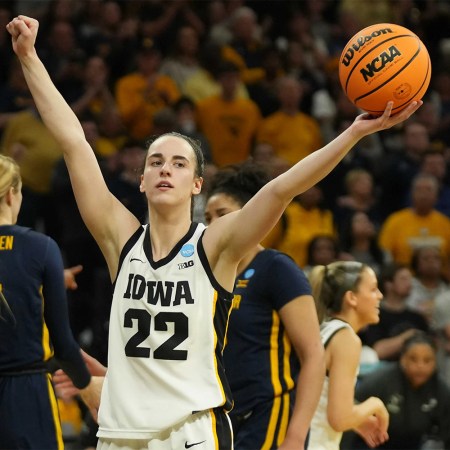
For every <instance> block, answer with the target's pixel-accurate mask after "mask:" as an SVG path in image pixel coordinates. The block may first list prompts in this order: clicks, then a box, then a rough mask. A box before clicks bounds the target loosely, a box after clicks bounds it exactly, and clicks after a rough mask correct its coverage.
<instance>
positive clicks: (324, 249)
mask: <svg viewBox="0 0 450 450" xmlns="http://www.w3.org/2000/svg"><path fill="white" fill-rule="evenodd" d="M307 252H308V253H307V260H306V266H305V267H304V269H303V270H304V272H305V273H306V274H307V275H308V274H309V273H310V272H311V270H312V269H313V268H314V267H315V266H327V265H328V264H331V263H332V262H335V261H338V260H341V259H342V257H341V256H342V255H341V252H340V250H339V243H338V241H337V239H336V238H334V237H333V236H329V235H323V236H322V235H320V234H319V235H317V236H315V237H313V238H312V239H311V240H310V241H309V243H308V249H307Z"/></svg>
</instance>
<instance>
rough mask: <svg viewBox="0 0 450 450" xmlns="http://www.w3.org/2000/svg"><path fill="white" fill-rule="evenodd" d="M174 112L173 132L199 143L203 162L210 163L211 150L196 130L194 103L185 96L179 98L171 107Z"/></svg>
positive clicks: (202, 135) (203, 137) (206, 141)
mask: <svg viewBox="0 0 450 450" xmlns="http://www.w3.org/2000/svg"><path fill="white" fill-rule="evenodd" d="M173 110H174V112H175V123H176V125H175V131H179V132H180V133H182V134H184V135H185V136H189V137H190V138H192V139H195V140H196V141H200V144H201V147H202V152H203V156H204V158H205V162H207V163H211V162H212V156H211V148H210V146H209V142H208V140H207V139H206V137H205V135H204V134H203V133H201V132H200V131H199V129H198V123H197V107H196V105H195V103H194V102H193V101H192V100H191V99H190V98H189V97H186V96H181V97H180V98H179V99H178V100H177V101H176V103H175V104H174V105H173Z"/></svg>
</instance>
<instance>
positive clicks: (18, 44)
mask: <svg viewBox="0 0 450 450" xmlns="http://www.w3.org/2000/svg"><path fill="white" fill-rule="evenodd" d="M38 28H39V22H38V21H37V20H36V19H33V18H31V17H27V16H17V17H14V19H13V20H11V22H9V23H8V25H6V29H7V30H8V32H9V34H10V35H11V37H12V46H13V50H14V52H15V53H16V55H17V56H18V57H19V58H20V57H22V56H26V55H28V54H29V53H31V52H34V44H35V42H36V36H37V32H38Z"/></svg>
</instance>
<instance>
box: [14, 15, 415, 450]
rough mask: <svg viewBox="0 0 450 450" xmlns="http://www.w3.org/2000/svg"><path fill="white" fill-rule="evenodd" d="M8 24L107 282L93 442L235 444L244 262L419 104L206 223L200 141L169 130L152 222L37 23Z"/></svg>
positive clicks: (338, 143) (363, 125)
mask: <svg viewBox="0 0 450 450" xmlns="http://www.w3.org/2000/svg"><path fill="white" fill-rule="evenodd" d="M7 30H8V31H9V32H10V33H11V35H12V41H13V49H14V51H15V53H16V54H17V56H18V57H19V60H20V62H21V64H22V68H23V71H24V74H25V78H26V80H27V83H28V86H29V88H30V90H31V93H32V95H33V98H34V100H35V103H36V105H37V107H38V109H39V111H40V114H41V116H42V119H43V120H44V122H45V124H46V126H47V127H48V128H49V129H50V130H52V132H53V135H54V137H55V138H56V140H57V141H58V143H59V145H60V147H61V148H62V150H63V152H64V158H65V161H66V164H67V167H68V170H69V173H70V178H71V182H72V186H73V190H74V193H75V197H76V200H77V204H78V207H79V209H80V212H81V215H82V217H83V219H84V221H85V223H86V225H87V227H88V228H89V230H90V232H91V233H92V235H93V236H94V238H95V240H96V241H97V243H98V245H99V246H100V249H101V250H102V252H103V255H104V257H105V259H106V262H107V265H108V268H109V273H110V276H111V280H113V281H114V293H113V301H112V308H111V320H110V329H109V355H108V372H107V375H106V378H105V382H104V385H103V390H102V395H101V407H100V411H99V417H98V422H99V431H98V436H99V438H100V439H99V443H98V448H100V449H102V448H110V449H116V448H129V447H132V448H146V449H150V450H153V449H169V448H183V447H184V448H191V447H195V448H194V450H197V449H230V448H232V432H231V428H230V425H229V419H228V415H227V411H228V410H229V409H230V408H231V406H232V400H231V397H230V388H229V386H228V383H227V381H226V378H225V372H224V367H223V359H222V351H223V347H224V344H225V331H226V325H227V322H228V315H229V313H230V310H231V305H232V298H233V294H232V291H233V287H234V282H235V277H236V270H237V266H238V264H239V262H240V260H241V259H242V258H243V257H244V256H245V255H246V254H247V253H248V252H249V251H251V250H252V249H253V248H254V247H255V246H256V245H257V244H258V243H259V242H260V241H261V240H262V238H263V237H264V236H265V235H266V234H267V233H268V232H269V231H270V230H271V228H272V227H273V226H274V225H275V224H276V222H277V221H278V220H279V218H280V216H281V214H282V212H283V211H284V209H285V208H286V206H287V205H288V203H289V202H290V201H291V200H292V198H293V197H294V196H296V195H298V194H299V193H301V192H303V191H305V190H306V189H308V188H309V187H311V186H312V185H314V184H316V183H317V182H318V181H319V180H320V179H322V178H323V177H324V176H325V175H326V174H327V173H328V172H330V171H331V170H332V169H333V167H334V166H335V165H336V164H337V163H338V162H339V161H340V160H341V159H342V158H343V157H344V156H345V155H346V154H347V152H348V151H349V150H350V148H351V147H352V146H353V145H354V144H356V142H358V141H359V140H360V139H361V138H363V137H364V136H366V135H368V134H370V133H373V132H375V131H379V130H382V129H385V128H388V127H391V126H393V125H395V124H397V123H399V122H401V121H403V120H405V119H407V118H408V117H409V116H410V115H411V114H412V113H413V112H414V111H415V110H416V109H417V108H418V107H419V106H420V105H419V104H418V103H416V102H414V103H412V104H411V105H410V106H409V107H408V109H406V110H404V111H402V112H401V113H400V114H398V115H396V116H392V117H390V111H391V109H392V104H389V105H388V106H387V107H386V111H385V112H384V114H383V115H382V116H381V117H379V118H378V119H373V120H367V119H369V118H368V117H367V116H366V115H363V116H359V117H358V118H357V119H356V120H355V122H354V123H353V124H352V125H351V126H350V127H349V128H348V129H347V130H346V131H344V132H343V133H342V134H341V135H340V136H339V137H337V138H336V139H335V140H334V141H333V142H331V143H330V144H328V145H327V146H325V147H324V148H323V149H321V150H318V151H316V152H314V153H313V154H312V155H309V156H308V157H307V158H305V159H304V160H302V161H301V162H300V163H298V164H297V165H296V166H294V167H293V168H292V169H291V170H289V171H287V172H285V173H284V174H283V175H281V176H279V177H278V178H276V179H275V180H273V181H271V182H270V183H268V184H267V185H266V186H264V188H263V189H261V190H260V191H259V192H258V193H257V194H256V195H255V196H254V197H253V198H252V199H251V200H250V201H249V202H248V203H247V204H246V205H245V206H244V207H243V208H242V209H241V210H239V211H236V212H233V213H230V214H227V215H226V216H224V217H221V218H220V219H218V220H216V221H215V222H214V223H212V224H211V226H209V227H208V228H206V230H205V227H204V226H203V225H201V224H196V223H192V221H191V209H192V197H193V196H195V195H198V194H199V193H200V191H201V186H202V177H201V175H202V170H203V159H202V152H201V149H200V148H199V147H198V145H197V144H196V143H195V142H193V141H192V140H191V139H189V138H187V137H185V136H182V135H180V134H177V133H167V134H164V135H162V136H160V137H158V138H157V139H156V140H154V141H153V142H152V143H151V144H150V146H149V149H148V154H147V159H146V164H145V168H144V173H143V174H142V176H141V185H140V189H141V191H142V192H143V193H145V195H146V197H147V202H148V207H149V225H145V226H141V224H140V223H139V221H138V220H137V219H136V218H135V217H134V216H133V215H132V214H131V213H130V212H129V211H128V210H127V209H126V208H125V207H124V206H123V205H122V204H121V203H120V202H119V201H118V200H117V199H116V198H114V197H113V196H112V195H111V193H110V192H109V191H108V189H107V187H106V184H105V181H104V179H103V176H102V174H101V171H100V168H99V166H98V164H97V161H96V158H95V155H94V153H93V151H92V149H91V147H90V146H89V144H88V142H87V141H86V139H85V136H84V133H83V130H82V128H81V125H80V123H79V121H78V119H77V117H76V116H75V114H74V113H73V112H72V110H71V109H70V107H69V106H68V105H67V103H66V102H65V101H64V99H63V97H62V96H61V95H60V93H59V92H58V91H57V89H56V88H55V86H54V84H53V83H52V81H51V79H50V77H49V76H48V73H47V71H46V70H45V67H44V66H43V64H42V62H41V61H40V59H39V57H38V56H37V54H36V51H35V48H34V43H35V39H36V35H37V30H38V22H37V21H36V20H34V19H32V18H29V17H26V16H19V17H16V18H14V19H13V20H12V21H11V22H10V23H9V24H8V25H7ZM230 151H231V149H230ZM301 445H302V444H301V443H300V442H299V445H298V447H299V448H300V447H301Z"/></svg>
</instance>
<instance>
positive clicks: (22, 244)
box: [0, 155, 93, 449]
mask: <svg viewBox="0 0 450 450" xmlns="http://www.w3.org/2000/svg"><path fill="white" fill-rule="evenodd" d="M21 203H22V182H21V177H20V172H19V167H18V165H17V164H16V163H15V161H14V160H12V159H11V158H8V157H6V156H4V155H0V448H2V449H15V448H45V449H62V448H63V440H62V432H61V424H60V420H59V413H58V407H57V403H56V398H55V394H54V391H53V387H52V382H51V375H50V374H49V373H48V369H47V366H46V362H47V361H48V360H49V359H50V358H51V357H52V356H53V355H54V356H55V358H56V359H57V361H58V363H59V365H60V366H61V367H62V368H63V369H64V371H65V372H66V373H67V374H68V375H69V376H70V378H71V379H72V381H73V383H74V385H75V386H77V387H78V388H80V389H84V390H85V391H86V390H89V389H91V388H92V386H93V385H92V383H91V384H90V379H91V376H90V374H89V372H88V370H87V368H86V365H85V364H84V361H83V359H82V357H81V353H80V348H79V346H78V344H77V343H76V341H75V339H74V338H73V335H72V332H71V329H70V325H69V317H68V311H67V300H66V298H65V296H66V293H65V286H64V277H63V263H62V257H61V254H60V252H59V248H58V247H57V245H56V242H55V241H53V240H52V239H51V238H49V237H48V236H45V235H43V234H41V233H37V232H35V231H32V230H30V229H29V228H24V227H20V226H18V225H15V223H16V221H17V216H18V214H19V210H20V206H21ZM88 385H89V388H88Z"/></svg>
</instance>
